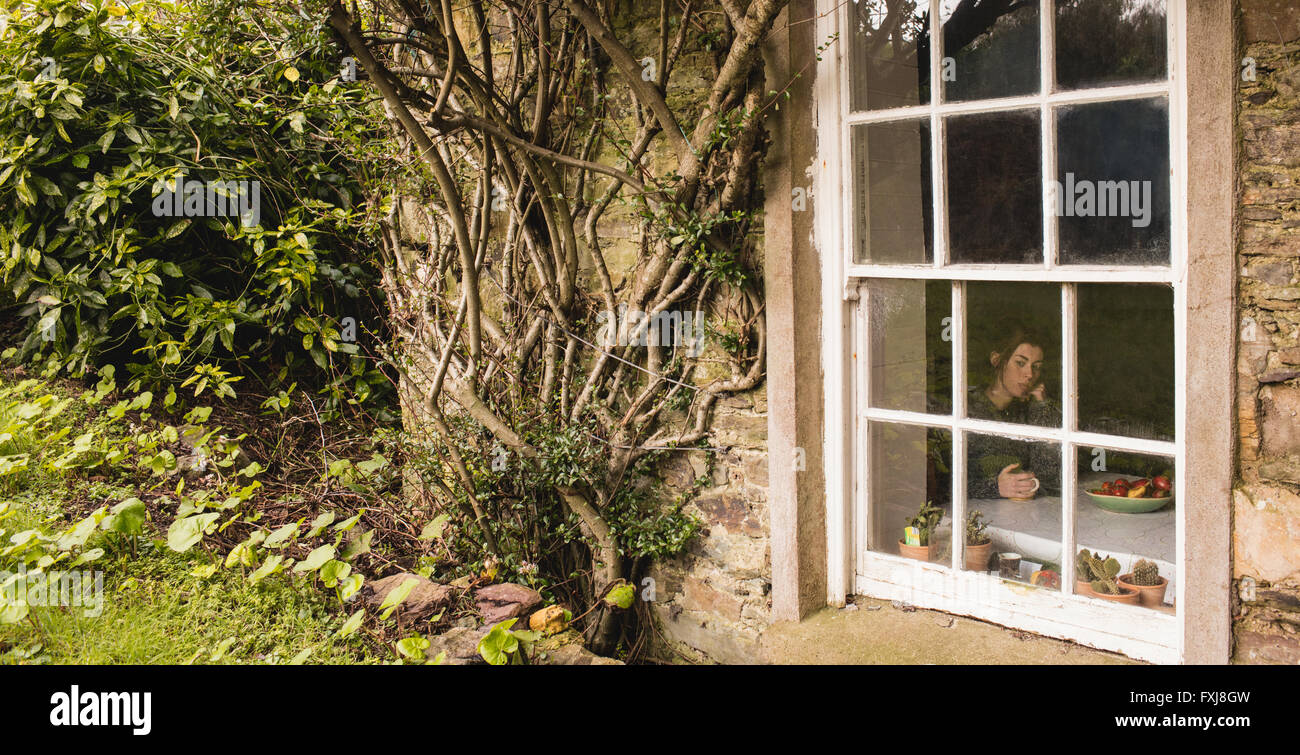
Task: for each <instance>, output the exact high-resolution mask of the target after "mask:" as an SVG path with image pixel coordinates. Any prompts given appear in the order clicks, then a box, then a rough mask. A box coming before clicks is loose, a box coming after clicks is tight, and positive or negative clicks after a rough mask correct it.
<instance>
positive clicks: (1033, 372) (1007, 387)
mask: <svg viewBox="0 0 1300 755" xmlns="http://www.w3.org/2000/svg"><path fill="white" fill-rule="evenodd" d="M1045 343H1046V341H1044V340H1043V339H1042V338H1040V337H1039V336H1038V335H1037V334H1036V333H1033V332H1032V331H1030V330H1027V329H1026V328H1023V327H1019V326H1015V327H1012V328H1010V332H1009V333H1008V335H1007V337H1006V338H1005V339H1003V341H1002V343H1001V344H1000V345H999V346H998V347H996V349H995V350H994V351H992V352H990V354H989V364H990V366H991V367H992V371H991V374H990V377H989V381H988V383H987V384H985V385H981V386H972V387H971V389H970V391H969V393H968V394H967V397H966V412H967V415H968V416H970V417H971V418H973V419H988V420H994V421H996V422H1009V423H1013V424H1019V425H1039V426H1045V427H1060V425H1061V409H1060V407H1059V406H1058V405H1057V404H1056V403H1055V402H1054V401H1052V400H1051V399H1049V398H1048V397H1047V386H1046V385H1044V383H1043V362H1044V360H1045V359H1046V357H1047V351H1046V349H1045V348H1044V344H1045ZM967 438H968V441H967V443H968V448H969V450H970V453H969V456H968V457H967V458H969V459H970V461H971V463H970V469H968V470H967V478H968V480H969V481H970V485H969V488H968V491H969V492H968V496H969V497H971V498H1015V499H1029V498H1032V497H1033V496H1035V495H1037V494H1038V493H1039V492H1044V493H1049V494H1051V493H1059V492H1060V491H1059V489H1058V486H1059V484H1060V479H1061V475H1060V467H1061V453H1060V449H1059V448H1058V447H1057V446H1056V445H1055V444H1051V443H1044V442H1033V441H1019V440H1013V439H1011V438H1003V437H1000V436H993V435H978V434H971V435H969V436H967ZM1004 462H1005V463H1004ZM994 467H997V468H1000V471H994V469H993V468H994Z"/></svg>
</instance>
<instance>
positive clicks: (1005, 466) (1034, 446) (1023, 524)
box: [966, 433, 1061, 589]
mask: <svg viewBox="0 0 1300 755" xmlns="http://www.w3.org/2000/svg"><path fill="white" fill-rule="evenodd" d="M966 483H967V484H966V510H967V511H968V512H971V513H972V514H973V513H974V512H976V511H978V512H980V514H981V518H982V520H983V521H985V522H987V529H986V530H985V534H986V535H987V536H988V538H989V539H990V541H991V542H992V544H993V545H992V548H991V549H990V550H991V552H990V554H989V561H988V566H987V568H988V569H990V570H997V571H998V572H999V575H1000V576H1002V577H1003V578H1004V579H1010V580H1013V581H1016V582H1024V583H1027V584H1035V585H1038V586H1040V587H1046V588H1049V589H1059V588H1060V574H1061V566H1060V564H1061V447H1060V444H1057V443H1048V442H1043V441H1028V440H1017V439H1014V438H1005V437H1000V436H995V435H982V434H979V433H968V434H967V436H966ZM967 542H968V543H969V542H970V541H969V540H968V541H967ZM968 555H969V551H968ZM966 566H967V568H971V569H972V570H973V571H979V569H978V565H977V564H971V563H969V562H966Z"/></svg>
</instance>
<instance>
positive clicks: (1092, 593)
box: [1088, 585, 1139, 606]
mask: <svg viewBox="0 0 1300 755" xmlns="http://www.w3.org/2000/svg"><path fill="white" fill-rule="evenodd" d="M1138 595H1139V593H1138V591H1137V588H1136V587H1129V586H1128V585H1120V586H1119V595H1106V594H1104V593H1099V592H1097V591H1096V590H1094V589H1092V587H1089V588H1088V597H1090V598H1099V599H1101V600H1109V601H1110V602H1112V603H1123V604H1124V605H1126V606H1135V605H1137V604H1138Z"/></svg>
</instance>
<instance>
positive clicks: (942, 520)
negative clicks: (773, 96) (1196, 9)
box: [840, 0, 1187, 643]
mask: <svg viewBox="0 0 1300 755" xmlns="http://www.w3.org/2000/svg"><path fill="white" fill-rule="evenodd" d="M840 12H841V13H842V14H843V15H842V16H841V20H840V28H841V30H842V32H843V34H842V37H841V42H842V43H843V44H845V45H846V47H845V49H844V55H845V57H846V63H847V65H845V66H843V69H844V73H843V79H842V81H841V87H840V88H841V91H842V97H841V102H842V103H843V105H842V107H843V112H842V123H843V129H844V132H843V143H844V144H845V145H846V147H847V152H848V153H849V154H848V157H849V165H848V170H846V171H845V173H846V175H845V184H846V186H847V187H848V188H849V191H848V192H847V193H846V197H845V200H844V208H843V211H844V214H845V216H846V218H847V222H846V223H845V226H846V228H845V239H844V241H845V248H846V252H845V261H844V270H845V271H846V273H847V276H848V283H849V289H850V291H851V292H853V293H856V295H857V305H856V306H857V315H856V317H855V319H854V323H855V330H856V335H855V339H856V348H855V349H854V353H855V354H856V365H857V366H856V370H857V371H856V375H857V379H856V383H855V386H854V396H853V405H854V407H855V412H854V416H855V417H856V426H857V431H856V437H855V439H854V445H853V448H854V457H855V459H856V460H857V468H856V469H855V470H854V475H855V479H856V480H857V484H856V487H855V489H856V490H857V491H858V492H857V499H858V502H857V508H856V512H857V516H856V520H857V527H856V543H857V544H856V548H855V550H856V552H857V558H856V564H857V571H858V575H859V585H860V586H861V585H862V584H864V580H865V584H868V585H870V584H876V585H879V584H883V583H889V582H891V581H892V582H897V581H899V580H904V579H907V578H908V577H907V575H908V574H909V573H913V572H912V571H909V570H908V569H906V568H904V567H906V566H909V565H910V566H911V567H915V564H913V563H912V561H908V560H903V559H913V560H920V561H922V562H924V563H925V564H927V566H926V567H925V570H926V572H933V571H934V570H936V569H948V570H951V573H952V574H954V575H956V574H958V573H962V574H963V576H962V579H963V580H967V582H969V580H972V579H975V580H980V579H987V580H991V581H993V582H991V584H992V583H997V584H1001V585H1006V584H1011V585H1014V586H1015V587H1016V588H1017V595H1021V594H1023V595H1026V596H1028V597H1026V598H1025V599H1024V600H1025V601H1026V602H1025V606H1028V607H1027V608H1026V607H1023V606H1022V608H1023V610H1025V611H1028V612H1030V613H1032V612H1033V611H1034V610H1035V609H1034V607H1033V602H1034V600H1040V601H1041V602H1042V603H1043V605H1044V606H1046V605H1048V604H1049V603H1050V604H1051V605H1054V606H1058V607H1059V606H1062V605H1065V606H1077V607H1078V609H1079V610H1080V611H1082V612H1083V614H1084V617H1083V618H1082V619H1080V621H1084V622H1087V621H1102V622H1113V621H1114V616H1115V615H1116V612H1129V613H1127V614H1123V613H1121V614H1119V615H1124V616H1127V617H1129V618H1131V621H1129V622H1128V627H1127V628H1125V629H1123V630H1114V631H1119V632H1135V633H1148V634H1155V635H1159V634H1161V633H1162V632H1168V633H1169V634H1170V636H1172V632H1171V629H1172V627H1173V626H1174V624H1173V617H1174V615H1175V607H1174V606H1173V605H1172V604H1173V602H1174V601H1173V598H1174V595H1175V590H1174V585H1175V584H1176V581H1177V579H1178V576H1179V575H1178V572H1179V561H1178V551H1179V548H1178V543H1177V537H1176V536H1177V531H1178V529H1177V526H1176V520H1177V512H1178V508H1179V507H1180V506H1183V505H1186V504H1187V502H1184V501H1182V500H1180V499H1179V496H1178V492H1179V472H1180V469H1179V466H1180V463H1181V458H1182V455H1181V453H1180V447H1181V446H1180V444H1181V438H1180V436H1179V426H1178V422H1177V421H1176V419H1175V417H1176V412H1175V404H1176V399H1177V396H1179V395H1180V391H1181V390H1182V388H1181V382H1180V376H1179V368H1177V366H1176V365H1180V364H1181V363H1182V361H1181V360H1182V348H1181V346H1180V342H1179V340H1178V338H1177V337H1176V335H1175V334H1176V330H1177V328H1176V325H1177V324H1178V322H1179V321H1180V320H1179V316H1178V313H1179V308H1180V307H1181V306H1182V301H1183V294H1182V291H1181V289H1180V285H1181V281H1182V276H1181V275H1180V274H1179V271H1180V270H1181V269H1182V265H1183V264H1184V258H1185V254H1184V250H1183V249H1182V247H1181V245H1180V238H1181V236H1180V228H1179V226H1180V224H1179V222H1177V220H1176V219H1175V217H1174V213H1173V212H1171V208H1173V207H1177V206H1179V205H1178V196H1177V195H1178V193H1179V191H1180V189H1179V186H1180V183H1179V182H1180V181H1181V178H1182V177H1181V176H1180V175H1178V170H1179V168H1178V160H1177V159H1176V157H1175V156H1176V154H1177V151H1176V150H1175V149H1174V148H1173V145H1171V139H1173V138H1176V134H1174V133H1173V130H1172V129H1171V124H1174V123H1176V118H1175V117H1174V113H1173V111H1175V110H1177V108H1178V107H1179V104H1178V102H1177V101H1173V100H1172V99H1171V97H1172V95H1173V92H1174V90H1173V89H1172V87H1171V82H1172V81H1173V77H1174V74H1173V71H1172V68H1171V65H1170V63H1169V60H1170V57H1171V56H1170V55H1169V53H1168V50H1169V48H1170V45H1171V40H1172V37H1171V35H1170V31H1169V26H1170V21H1169V19H1168V18H1167V13H1166V4H1165V2H1164V0H1020V1H1012V0H928V1H927V0H857V1H856V2H848V3H845V4H844V5H843V7H842V9H841V10H840ZM936 31H937V32H938V33H936ZM927 501H928V502H930V503H931V504H932V505H933V506H935V507H937V509H938V511H937V512H936V513H935V514H934V515H933V516H932V517H931V518H930V520H929V521H927V519H926V517H925V516H920V517H918V513H919V512H920V510H921V508H922V504H924V503H926V502H927ZM976 512H978V514H979V516H978V518H974V515H975V513H976ZM914 517H918V518H917V520H916V521H912V519H913V518H914ZM936 518H937V522H936V521H935V519H936ZM909 525H915V526H909ZM985 545H987V546H988V547H981V546H985ZM1083 550H1086V551H1088V554H1089V555H1097V554H1100V555H1101V556H1103V557H1104V558H1101V559H1099V560H1098V561H1097V562H1096V563H1097V564H1099V565H1100V567H1101V570H1102V573H1101V574H1100V575H1097V574H1094V573H1092V571H1091V568H1092V567H1090V566H1089V562H1088V560H1087V559H1083V558H1081V551H1083ZM1109 558H1113V559H1114V560H1115V561H1117V562H1118V566H1119V568H1118V571H1117V572H1116V570H1115V568H1114V566H1113V564H1107V561H1108V560H1109ZM1140 562H1141V565H1140ZM913 571H914V568H913ZM1110 572H1115V573H1114V574H1111V573H1110ZM1135 572H1136V574H1137V575H1140V577H1139V576H1135ZM1085 575H1086V577H1087V578H1086V579H1085ZM1152 575H1154V577H1152ZM1135 580H1140V581H1155V582H1157V585H1153V586H1151V589H1148V588H1147V587H1146V586H1143V587H1142V588H1140V589H1138V590H1136V595H1134V594H1133V593H1132V592H1131V591H1130V590H1129V589H1128V588H1127V587H1125V586H1124V585H1125V583H1127V582H1133V581H1135ZM1161 586H1163V587H1164V588H1165V589H1164V591H1163V593H1161V594H1160V595H1156V592H1158V590H1159V588H1160V587H1161ZM1112 589H1114V592H1113V593H1112V592H1111V590H1112ZM1072 595H1073V596H1076V597H1070V596H1072ZM1035 596H1038V597H1037V598H1035ZM941 597H942V596H941ZM949 597H951V596H949ZM1134 600H1136V601H1137V602H1136V603H1134V602H1133V601H1134ZM1062 601H1064V603H1063V602H1062ZM1099 617H1100V618H1099ZM1112 629H1113V627H1112ZM1150 639H1151V640H1152V641H1153V642H1157V643H1158V642H1162V641H1163V639H1162V638H1161V637H1153V638H1150Z"/></svg>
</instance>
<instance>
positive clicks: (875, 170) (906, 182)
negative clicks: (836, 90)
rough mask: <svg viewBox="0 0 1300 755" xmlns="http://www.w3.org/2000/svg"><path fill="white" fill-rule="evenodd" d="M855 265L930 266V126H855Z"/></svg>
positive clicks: (901, 123)
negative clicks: (896, 264) (928, 263)
mask: <svg viewBox="0 0 1300 755" xmlns="http://www.w3.org/2000/svg"><path fill="white" fill-rule="evenodd" d="M852 134H853V171H854V178H855V180H854V185H855V186H856V187H858V188H857V191H856V192H854V196H853V217H854V244H855V251H854V259H855V260H856V261H857V262H859V263H868V262H875V263H903V264H908V263H925V262H929V261H930V260H931V259H933V254H932V250H931V246H932V240H933V234H932V232H931V223H932V216H931V209H930V208H931V205H930V122H929V121H928V120H925V121H920V120H917V121H898V122H892V123H877V124H874V125H869V126H854V127H853V130H852Z"/></svg>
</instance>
